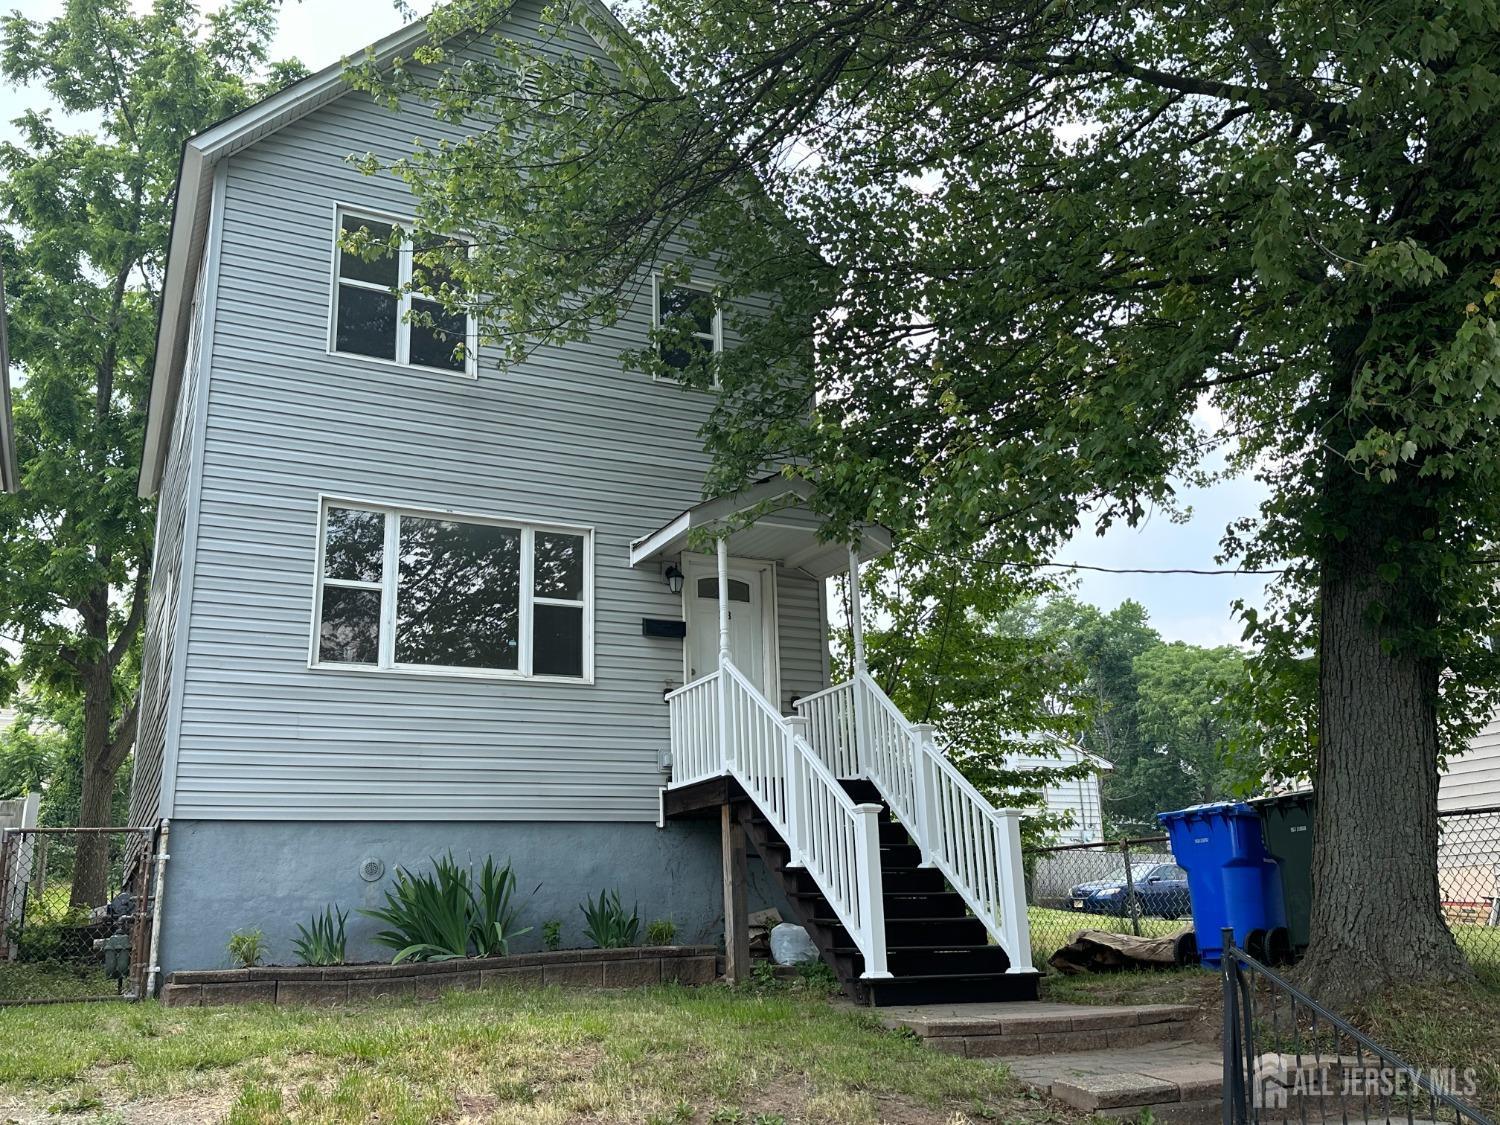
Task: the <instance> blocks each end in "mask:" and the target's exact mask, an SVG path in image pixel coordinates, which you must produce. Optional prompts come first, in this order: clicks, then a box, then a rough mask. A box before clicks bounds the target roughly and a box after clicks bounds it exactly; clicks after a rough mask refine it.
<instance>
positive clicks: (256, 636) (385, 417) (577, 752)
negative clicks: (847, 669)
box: [175, 95, 824, 821]
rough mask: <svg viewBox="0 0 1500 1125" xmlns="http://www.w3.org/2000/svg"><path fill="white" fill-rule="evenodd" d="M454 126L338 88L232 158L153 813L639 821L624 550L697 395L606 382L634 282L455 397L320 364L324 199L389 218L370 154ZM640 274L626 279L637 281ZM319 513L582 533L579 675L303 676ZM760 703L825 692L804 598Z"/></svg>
mask: <svg viewBox="0 0 1500 1125" xmlns="http://www.w3.org/2000/svg"><path fill="white" fill-rule="evenodd" d="M457 135H458V134H456V133H455V132H453V131H452V130H448V129H446V128H442V127H439V126H438V125H436V124H435V123H434V122H433V120H432V118H431V117H430V115H426V114H423V113H421V112H420V111H419V110H411V111H408V112H406V113H404V114H402V115H401V116H400V117H399V118H396V117H391V116H388V115H387V114H386V113H385V111H383V110H379V109H376V108H375V107H373V106H371V105H370V104H369V103H368V101H367V100H366V99H364V98H363V97H361V96H359V95H349V96H346V97H345V98H343V99H341V100H339V101H337V102H334V103H333V104H331V105H329V106H327V107H324V108H323V109H321V110H319V111H317V112H316V113H314V114H312V115H311V116H309V117H308V118H305V119H304V120H302V121H301V122H299V123H296V124H294V125H291V126H289V127H287V128H286V129H284V130H282V131H281V132H279V133H277V134H275V135H273V136H271V137H269V138H266V139H264V140H262V141H260V142H258V143H257V144H256V145H254V146H252V147H251V148H249V149H247V150H245V151H244V152H242V153H240V154H238V155H236V156H234V157H233V158H231V160H230V164H229V169H228V173H227V180H226V186H225V196H224V200H225V210H224V214H223V235H222V258H221V263H220V267H219V271H218V290H217V298H216V309H217V314H216V318H215V323H214V325H213V328H212V331H213V349H212V369H211V376H210V379H209V383H208V395H209V398H208V407H207V425H206V435H205V442H204V446H205V447H204V450H203V451H202V458H201V472H202V495H201V501H200V512H201V515H200V519H199V523H198V539H197V545H196V549H195V553H194V570H193V575H192V593H191V618H190V622H189V630H188V653H187V661H186V672H185V684H184V696H183V701H182V707H183V710H182V723H181V735H180V740H179V741H180V745H179V751H178V754H179V756H178V760H177V769H176V786H175V816H177V817H179V818H239V819H289V820H431V819H439V820H454V821H459V820H470V821H471V820H575V821H632V820H635V821H639V820H652V819H654V818H655V817H656V814H657V790H658V788H659V787H660V785H661V784H662V783H663V777H662V775H661V774H660V773H659V771H658V769H657V755H658V752H659V751H661V750H663V749H665V748H666V746H667V744H668V730H667V708H666V705H665V703H664V702H663V700H662V695H663V692H664V690H666V689H667V688H669V687H672V686H676V685H678V684H680V683H681V682H682V677H683V660H682V642H680V641H677V640H660V639H648V638H643V637H642V636H641V619H642V618H643V617H664V618H677V617H679V616H680V614H681V600H680V598H679V597H677V596H676V595H673V594H671V593H670V591H669V590H668V589H667V587H666V585H665V584H664V583H663V581H662V578H661V573H660V569H659V568H657V567H655V566H652V567H644V568H641V569H639V570H632V569H631V568H630V566H629V550H628V547H629V543H630V541H631V540H632V539H634V538H636V537H638V536H641V535H643V534H646V533H647V532H650V531H653V530H655V529H656V528H658V527H659V526H661V525H663V524H664V523H666V522H667V521H669V520H670V519H672V518H673V517H675V516H676V515H677V514H678V513H679V512H681V511H682V510H683V509H685V508H687V507H689V506H690V505H692V504H693V503H695V502H697V501H698V500H699V499H700V498H701V487H702V479H703V474H704V471H705V469H706V467H707V457H706V455H705V454H704V452H703V450H702V443H701V439H700V437H699V428H700V427H701V425H702V423H703V421H704V420H705V418H706V417H707V414H708V411H709V408H710V402H711V400H710V399H709V397H708V396H706V395H703V394H699V393H697V392H692V391H686V390H683V389H682V388H680V387H678V386H676V385H675V384H670V383H653V382H652V381H651V380H650V379H648V378H644V377H642V376H639V375H635V374H630V373H627V372H625V371H624V370H623V368H622V366H621V363H620V361H619V358H618V356H619V352H620V351H621V350H622V349H623V348H625V347H628V346H638V345H639V342H640V341H642V340H643V339H644V338H645V335H646V333H647V331H648V329H649V318H650V308H651V298H650V289H649V285H647V286H646V287H644V288H643V289H642V291H641V295H640V298H639V300H638V301H637V303H636V306H635V308H634V310H633V311H632V313H631V315H630V316H629V317H628V318H626V319H625V320H624V321H623V322H622V323H620V324H618V325H616V326H614V327H613V328H611V329H608V330H601V331H600V332H599V333H597V335H596V336H595V338H594V339H592V340H591V341H589V342H587V343H584V344H576V345H570V346H568V347H566V348H543V349H541V350H539V351H538V352H537V353H536V354H535V355H534V357H533V358H532V359H531V360H529V361H528V362H525V363H522V364H519V365H516V366H513V367H509V368H507V369H504V370H501V369H500V368H499V366H498V362H497V358H496V356H495V355H494V354H493V353H491V352H487V351H486V352H482V353H481V356H480V362H479V375H478V378H477V379H471V378H468V377H464V376H460V375H453V374H446V373H436V372H425V371H421V370H417V369H411V368H400V367H397V366H394V365H392V364H388V363H382V362H379V361H374V360H365V359H361V358H358V357H345V356H334V355H329V354H328V353H327V339H328V313H329V297H330V286H331V277H330V274H331V267H332V246H333V244H332V239H333V224H334V208H335V205H336V204H345V205H349V206H355V207H360V208H364V209H370V210H374V211H379V212H385V213H391V214H394V215H396V216H401V215H407V214H410V213H411V211H412V209H413V208H412V202H411V200H410V197H409V195H408V193H407V191H406V189H405V187H404V186H403V185H401V184H400V183H399V182H398V181H396V180H395V179H393V178H391V177H373V178H372V177H367V176H364V175H361V174H360V173H359V172H358V171H357V170H356V169H354V168H352V167H351V166H350V165H349V164H348V163H347V162H346V159H345V157H346V156H347V155H348V154H349V153H363V152H365V151H366V150H371V151H375V152H376V153H378V154H380V155H382V156H384V157H387V158H389V157H394V156H397V155H400V154H401V153H402V152H404V151H406V150H407V149H406V146H408V145H409V144H410V141H411V138H413V137H417V136H420V137H422V138H423V139H424V141H426V142H428V143H434V142H436V141H437V140H439V139H441V138H443V137H449V138H453V137H456V136H457ZM643 280H644V279H643ZM320 495H331V496H338V497H343V498H349V499H364V500H368V501H372V502H378V503H383V504H391V505H398V506H405V507H412V508H417V509H439V510H452V511H458V512H469V513H474V514H479V515H486V516H491V517H497V518H511V519H517V520H525V521H532V522H549V523H560V524H567V525H579V526H587V527H591V528H593V529H594V573H593V578H594V592H595V596H594V633H595V638H594V663H595V677H594V682H593V683H591V684H583V683H577V684H574V683H556V682H535V681H527V680H521V679H485V678H472V677H471V678H465V677H461V676H442V675H424V674H412V673H400V672H376V671H355V670H344V669H338V668H329V667H319V668H310V667H309V647H310V633H311V629H312V619H313V612H314V606H313V599H314V558H315V551H316V547H317V533H318V512H319V503H320V500H319V498H320ZM778 593H779V595H780V601H781V603H782V605H781V617H782V620H781V624H780V632H779V646H778V647H779V648H780V652H781V662H782V670H783V676H782V682H783V687H784V691H785V693H786V694H787V695H790V694H805V693H807V692H809V691H814V690H817V689H818V688H820V687H822V686H823V667H824V663H823V647H822V646H823V635H824V630H823V623H822V618H821V609H820V601H819V597H818V587H817V583H815V582H812V581H811V580H808V579H806V578H804V577H802V576H800V575H792V574H785V575H783V576H782V577H781V579H780V582H779V584H778Z"/></svg>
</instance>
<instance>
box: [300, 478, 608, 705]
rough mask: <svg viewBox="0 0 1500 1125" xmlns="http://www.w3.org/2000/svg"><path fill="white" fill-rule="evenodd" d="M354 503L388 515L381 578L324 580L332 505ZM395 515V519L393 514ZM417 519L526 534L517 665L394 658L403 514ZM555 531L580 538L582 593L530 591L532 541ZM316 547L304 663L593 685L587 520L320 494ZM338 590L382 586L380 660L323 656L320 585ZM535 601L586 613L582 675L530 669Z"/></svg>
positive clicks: (319, 667)
mask: <svg viewBox="0 0 1500 1125" xmlns="http://www.w3.org/2000/svg"><path fill="white" fill-rule="evenodd" d="M330 508H353V509H356V510H358V511H363V512H378V513H380V514H381V515H382V516H384V517H385V544H384V550H385V555H384V558H383V559H382V567H381V576H380V577H381V580H380V581H379V582H362V581H356V580H354V579H342V578H332V579H329V578H325V577H324V573H323V572H324V569H325V566H324V551H325V549H326V546H327V541H328V536H327V527H328V509H330ZM393 516H394V517H396V518H394V519H393V518H391V517H393ZM402 516H412V517H415V518H418V519H442V520H453V521H455V522H459V523H477V524H487V525H490V526H496V527H507V528H516V529H519V530H520V532H521V573H520V579H519V581H520V590H521V603H520V609H519V611H518V612H519V621H518V629H517V650H518V651H517V654H516V663H517V667H516V668H514V669H511V668H455V667H449V666H447V665H440V664H401V663H398V662H397V661H396V659H395V649H396V599H397V597H398V595H399V589H398V586H399V579H400V517H402ZM539 531H540V532H543V533H544V534H545V533H547V532H556V533H558V534H561V535H577V536H581V537H582V538H583V598H582V599H581V600H578V599H573V600H569V599H567V598H541V597H537V596H536V595H535V594H534V593H533V592H532V590H533V586H534V583H533V581H532V577H533V572H532V567H533V557H534V556H533V553H532V552H533V545H534V543H535V539H536V533H537V532H539ZM316 533H317V546H316V550H315V551H314V567H315V568H316V569H315V570H314V574H313V600H312V628H311V631H310V633H311V635H310V636H309V638H308V647H307V666H308V668H309V669H310V670H312V671H315V672H355V673H374V674H377V675H404V676H429V677H439V678H443V679H465V680H469V679H477V680H528V681H532V682H536V683H557V684H592V683H593V682H594V528H593V527H591V526H587V525H571V524H564V523H557V522H555V521H552V520H537V519H523V518H516V517H510V516H498V515H494V514H493V513H481V512H463V511H454V510H452V509H447V508H419V507H408V506H405V505H400V504H390V503H383V502H381V501H378V500H364V499H358V498H355V497H349V496H331V495H327V494H320V495H319V497H318V519H317V525H316ZM325 583H326V584H328V585H332V586H335V587H349V588H353V589H365V590H379V591H380V656H379V663H378V664H354V663H348V662H344V661H336V660H327V661H325V660H320V659H319V658H318V641H319V634H320V632H321V629H322V624H323V587H324V584H325ZM538 605H561V606H571V607H574V608H581V609H582V611H583V675H582V676H557V675H537V674H534V673H532V672H531V671H529V669H530V668H531V666H532V656H533V653H532V632H533V626H532V611H533V609H534V607H535V606H538Z"/></svg>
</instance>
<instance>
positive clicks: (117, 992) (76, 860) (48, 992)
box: [0, 828, 152, 1004]
mask: <svg viewBox="0 0 1500 1125" xmlns="http://www.w3.org/2000/svg"><path fill="white" fill-rule="evenodd" d="M151 841H152V830H151V829H149V828H105V829H86V828H8V829H5V830H4V831H3V833H0V1004H12V1003H35V1002H38V1001H47V1000H85V999H101V998H105V997H112V996H139V995H141V994H142V992H143V990H144V986H145V972H146V962H147V959H148V956H149V947H150V930H151V911H150V903H149V888H150V878H151V875H150V873H151V866H152V865H151V863H150V862H149V860H150V856H151Z"/></svg>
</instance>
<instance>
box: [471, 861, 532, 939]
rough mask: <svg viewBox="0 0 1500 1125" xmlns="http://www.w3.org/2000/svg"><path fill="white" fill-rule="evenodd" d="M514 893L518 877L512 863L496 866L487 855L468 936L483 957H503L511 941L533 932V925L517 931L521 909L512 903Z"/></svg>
mask: <svg viewBox="0 0 1500 1125" xmlns="http://www.w3.org/2000/svg"><path fill="white" fill-rule="evenodd" d="M515 892H516V876H515V872H513V871H512V870H511V869H510V864H509V863H507V864H505V865H503V866H501V867H496V866H495V861H494V859H493V858H492V857H489V856H486V857H485V861H484V867H483V868H481V869H480V872H479V883H478V886H477V887H475V888H474V894H473V900H474V914H473V918H472V921H471V922H470V924H469V937H470V939H471V940H472V941H473V943H474V948H475V950H476V951H477V952H478V953H479V955H480V956H481V957H494V956H500V957H503V956H505V955H506V954H508V953H509V952H510V942H511V939H512V938H518V937H520V936H521V935H522V934H526V933H530V932H531V927H530V926H527V927H526V928H525V929H524V930H518V929H516V916H517V915H518V914H520V912H521V906H520V904H519V903H517V902H515V901H513V899H514V897H515ZM532 893H533V894H535V893H536V892H534V891H533V892H532Z"/></svg>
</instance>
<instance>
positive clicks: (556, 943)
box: [542, 918, 562, 952]
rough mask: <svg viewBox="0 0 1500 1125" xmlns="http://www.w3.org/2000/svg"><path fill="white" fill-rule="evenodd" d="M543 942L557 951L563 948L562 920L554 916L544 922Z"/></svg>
mask: <svg viewBox="0 0 1500 1125" xmlns="http://www.w3.org/2000/svg"><path fill="white" fill-rule="evenodd" d="M542 944H543V945H545V946H546V947H547V948H548V949H550V950H552V951H553V952H556V951H557V950H559V949H561V948H562V921H561V920H560V919H558V918H553V919H551V920H550V921H546V922H543V923H542Z"/></svg>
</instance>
